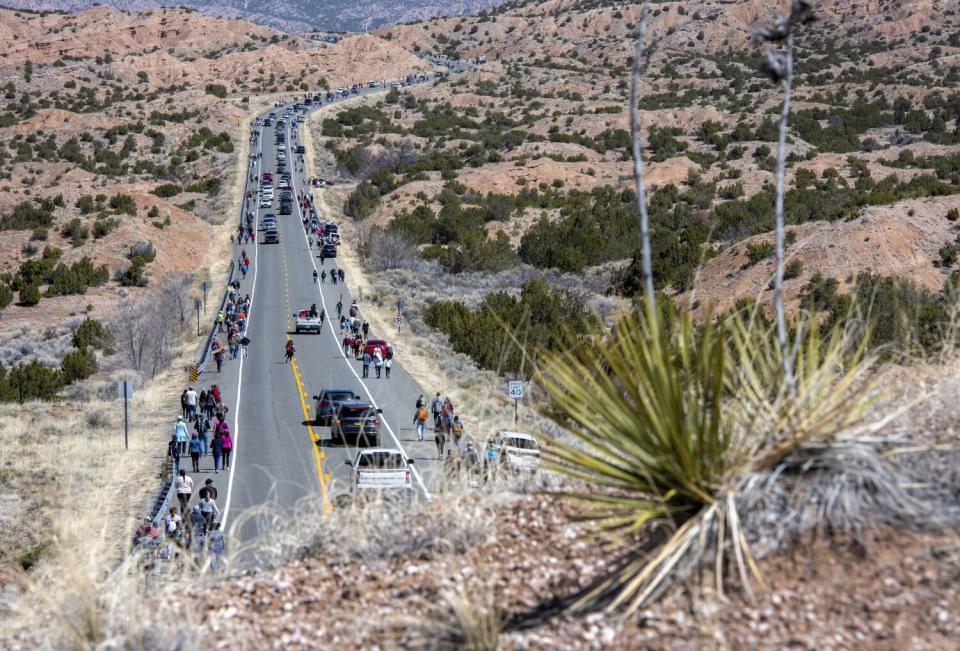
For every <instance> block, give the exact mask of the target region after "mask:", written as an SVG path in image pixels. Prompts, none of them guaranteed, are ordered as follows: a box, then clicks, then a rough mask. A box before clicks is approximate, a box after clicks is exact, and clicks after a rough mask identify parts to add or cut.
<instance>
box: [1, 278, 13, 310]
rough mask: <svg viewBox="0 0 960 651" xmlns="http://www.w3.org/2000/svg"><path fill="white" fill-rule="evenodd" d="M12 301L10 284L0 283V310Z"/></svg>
mask: <svg viewBox="0 0 960 651" xmlns="http://www.w3.org/2000/svg"><path fill="white" fill-rule="evenodd" d="M12 302H13V290H12V289H10V285H7V284H6V283H0V310H2V309H4V308H5V307H7V306H8V305H10V303H12Z"/></svg>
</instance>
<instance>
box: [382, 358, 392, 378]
mask: <svg viewBox="0 0 960 651" xmlns="http://www.w3.org/2000/svg"><path fill="white" fill-rule="evenodd" d="M392 366H393V358H391V357H387V358H386V359H385V360H383V373H384V375H386V376H387V379H388V380H389V379H390V368H391V367H392Z"/></svg>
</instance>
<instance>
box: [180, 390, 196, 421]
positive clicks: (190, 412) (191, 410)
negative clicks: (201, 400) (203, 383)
mask: <svg viewBox="0 0 960 651" xmlns="http://www.w3.org/2000/svg"><path fill="white" fill-rule="evenodd" d="M183 397H184V398H185V399H186V402H187V413H186V414H185V417H186V419H187V420H193V419H194V418H195V417H196V415H197V392H196V391H194V390H193V387H187V390H186V391H184V392H183Z"/></svg>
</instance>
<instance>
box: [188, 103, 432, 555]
mask: <svg viewBox="0 0 960 651" xmlns="http://www.w3.org/2000/svg"><path fill="white" fill-rule="evenodd" d="M376 90H379V91H380V92H382V90H380V89H376ZM367 92H375V91H372V90H368V91H367ZM271 110H276V111H277V113H278V115H279V114H280V113H282V111H283V108H277V109H271ZM267 113H269V111H268V112H267ZM261 117H262V116H261ZM300 128H303V127H302V126H301V127H300ZM287 130H288V138H287V144H286V147H287V148H288V152H287V161H288V169H289V170H290V171H291V173H292V175H293V180H294V185H295V189H294V192H295V193H296V192H303V191H309V190H310V189H307V188H305V186H304V173H303V171H302V167H301V166H299V165H297V164H296V163H295V161H296V160H297V155H296V154H295V153H294V151H293V150H294V149H295V147H296V145H297V144H299V143H300V142H301V140H300V138H299V137H298V136H299V133H298V128H297V127H295V126H291V125H288V127H287ZM274 133H275V130H274V127H272V126H271V127H263V128H261V129H260V137H259V139H258V141H259V142H258V143H257V144H256V145H252V146H251V151H252V152H253V153H257V152H262V158H261V159H260V160H259V161H257V162H258V165H257V166H256V167H254V168H251V169H250V170H248V172H249V174H248V181H247V183H248V186H249V188H245V190H244V191H245V192H246V191H247V189H250V190H255V188H256V185H257V184H256V183H254V182H251V181H250V180H249V176H250V174H255V175H257V176H259V175H260V174H261V173H262V172H263V171H273V170H274V169H275V168H276V151H275V150H274V147H275V145H274ZM277 180H279V178H278V179H277ZM312 190H313V192H318V191H323V190H321V189H312ZM277 197H279V190H278V191H277ZM253 204H254V206H256V205H257V202H256V201H254V202H253ZM298 210H299V206H296V207H295V211H294V214H292V215H279V214H277V210H276V206H275V207H274V208H271V209H263V210H258V211H256V213H257V218H258V223H259V218H260V216H261V215H263V214H265V213H268V212H272V213H274V214H277V222H278V230H279V232H280V243H279V244H263V243H262V242H258V243H257V245H256V246H254V245H252V244H247V245H245V246H241V245H236V246H235V247H234V254H235V255H239V253H240V250H241V249H245V250H246V253H247V255H248V257H250V259H251V260H252V261H253V265H252V267H251V269H250V271H249V272H248V274H247V277H246V278H245V279H243V280H241V289H240V293H241V295H243V294H247V293H249V294H250V296H251V299H252V305H251V310H250V317H249V323H248V326H247V336H248V337H249V338H250V339H251V340H252V343H251V345H250V347H249V356H248V357H247V358H246V359H237V360H227V361H226V362H225V364H224V368H223V372H222V373H219V374H218V373H217V372H216V368H215V366H214V365H213V364H212V363H211V364H210V365H209V366H208V367H207V368H206V369H205V371H204V373H203V374H202V376H201V379H200V381H199V382H198V385H199V386H198V387H196V388H197V390H198V391H199V387H200V386H202V387H209V386H210V384H212V383H217V384H218V385H219V386H220V388H221V391H222V392H223V394H224V396H225V401H226V404H227V405H228V406H229V407H230V409H231V411H230V413H229V415H228V422H229V424H230V426H231V429H232V431H233V433H234V441H235V448H234V453H233V454H234V464H233V466H232V468H231V469H230V470H229V471H221V472H220V473H219V474H216V475H215V474H213V471H212V460H211V458H210V457H204V458H203V459H202V460H201V472H200V473H191V474H192V475H193V477H194V482H195V484H196V487H197V488H199V486H201V485H202V483H203V481H204V480H205V479H206V478H207V477H213V478H214V482H215V485H216V486H217V488H218V490H219V493H220V495H219V500H218V502H219V504H220V509H221V512H222V519H223V521H224V522H225V526H227V527H228V528H229V527H231V526H236V527H237V528H236V530H235V531H234V532H233V537H234V539H235V540H237V539H239V541H241V542H245V543H248V542H250V541H253V540H254V539H255V538H256V537H257V535H258V533H260V532H261V531H264V530H268V529H269V528H270V527H271V526H272V525H271V524H270V520H269V518H270V517H273V516H278V515H279V516H280V517H283V516H284V515H285V514H289V513H290V512H291V510H292V509H296V508H298V501H300V500H302V499H304V498H308V499H310V500H312V502H311V504H310V506H311V508H316V507H317V505H318V504H319V503H320V502H319V500H323V502H324V503H326V504H329V505H331V506H332V505H333V504H334V502H336V501H337V500H336V497H337V496H338V495H339V494H342V493H345V492H348V491H349V479H350V469H349V468H348V467H347V466H346V465H345V463H344V462H345V461H346V460H347V459H350V458H352V457H353V456H354V455H355V449H353V448H352V447H343V446H339V445H334V444H333V443H332V441H331V440H330V432H329V428H328V427H320V426H317V425H314V424H313V423H312V420H313V408H314V401H313V400H312V395H314V394H316V393H318V392H319V390H320V389H322V388H323V387H351V388H352V389H353V390H354V392H355V393H356V394H358V395H360V396H361V397H362V398H365V399H369V400H371V401H373V402H374V403H375V404H376V406H377V407H379V408H381V409H382V410H383V414H382V422H383V429H382V435H381V444H382V445H383V446H384V447H395V448H400V449H402V450H403V451H404V453H405V454H406V455H407V456H408V457H409V458H412V459H414V460H415V466H414V467H415V472H414V475H415V477H414V483H415V485H416V486H417V489H418V493H419V494H420V495H421V496H429V494H430V487H431V486H432V485H434V481H433V480H434V478H435V476H436V473H437V472H438V469H439V464H438V463H437V462H436V460H435V455H436V450H435V446H434V444H433V441H432V433H431V432H430V431H429V429H428V432H427V437H426V440H425V441H424V442H419V441H417V440H416V435H415V430H414V427H413V425H412V419H413V413H414V405H415V402H416V400H417V397H418V396H419V395H420V394H423V395H424V396H425V397H426V398H427V399H428V400H429V392H427V391H424V390H423V389H422V388H421V387H420V386H418V384H417V383H416V381H414V379H413V378H412V377H411V376H410V375H409V374H408V373H407V372H406V371H405V370H404V368H403V361H404V360H403V354H404V353H403V351H402V350H400V351H397V357H396V358H395V359H394V365H393V370H392V373H391V378H390V379H389V380H387V379H385V378H384V379H376V378H375V377H374V376H375V373H374V369H373V367H372V366H371V368H370V375H371V378H370V379H365V380H364V379H361V364H360V362H358V361H355V360H354V359H353V357H352V355H351V356H350V357H349V358H348V357H346V356H345V355H344V354H343V352H342V348H341V346H340V342H341V336H340V335H339V332H338V328H337V325H336V303H337V301H338V300H342V301H343V305H344V311H345V312H346V308H347V306H349V304H350V302H351V301H352V300H353V294H352V293H351V291H350V289H349V288H350V278H349V277H347V279H346V283H339V284H337V285H332V284H330V283H329V278H328V283H327V284H315V283H314V280H313V271H314V269H316V270H318V271H322V270H323V269H324V267H323V266H321V262H320V259H319V257H318V255H317V253H318V251H316V250H314V251H311V250H310V249H309V246H308V240H307V235H306V234H305V233H304V230H303V227H302V223H301V216H300V215H299V214H298ZM325 217H329V216H327V215H321V218H325ZM260 235H262V233H260ZM258 239H260V238H259V237H258ZM350 245H351V243H350V242H346V243H344V244H343V246H350ZM333 264H334V261H330V260H327V261H326V265H325V266H326V270H327V271H328V272H329V271H330V269H331V267H332V266H333ZM311 303H317V304H318V306H320V307H323V308H324V309H325V311H326V313H327V317H328V318H327V321H326V325H325V327H324V329H323V332H321V333H319V334H301V335H298V334H294V332H293V328H292V325H293V324H292V318H291V315H292V313H293V312H295V311H296V310H299V309H304V308H307V307H309V306H310V304H311ZM360 316H361V317H362V316H363V305H362V303H361V304H360ZM331 317H332V318H331ZM378 334H379V333H376V332H372V331H371V333H370V336H371V337H374V336H377V335H378ZM288 337H289V338H291V339H292V340H293V341H294V344H295V346H296V350H297V353H296V356H295V359H294V363H292V364H287V363H285V361H284V355H283V349H284V345H285V343H286V340H287V338H288ZM384 338H387V339H388V340H389V335H387V336H386V337H384ZM185 465H186V466H187V467H189V460H187V463H186V464H185ZM299 506H300V507H301V508H303V507H305V506H306V505H305V504H304V503H301V504H300V505H299ZM264 518H266V519H264Z"/></svg>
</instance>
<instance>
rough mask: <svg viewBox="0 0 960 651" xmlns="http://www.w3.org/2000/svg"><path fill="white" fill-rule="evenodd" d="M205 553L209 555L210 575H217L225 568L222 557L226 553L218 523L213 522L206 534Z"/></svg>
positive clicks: (224, 542)
mask: <svg viewBox="0 0 960 651" xmlns="http://www.w3.org/2000/svg"><path fill="white" fill-rule="evenodd" d="M207 552H208V553H209V554H210V573H211V574H219V573H220V571H221V570H223V569H224V567H225V566H224V563H223V555H224V554H225V553H226V552H227V543H226V540H225V539H224V535H223V531H221V529H220V523H219V522H214V523H213V526H212V529H211V531H210V533H209V534H207Z"/></svg>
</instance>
